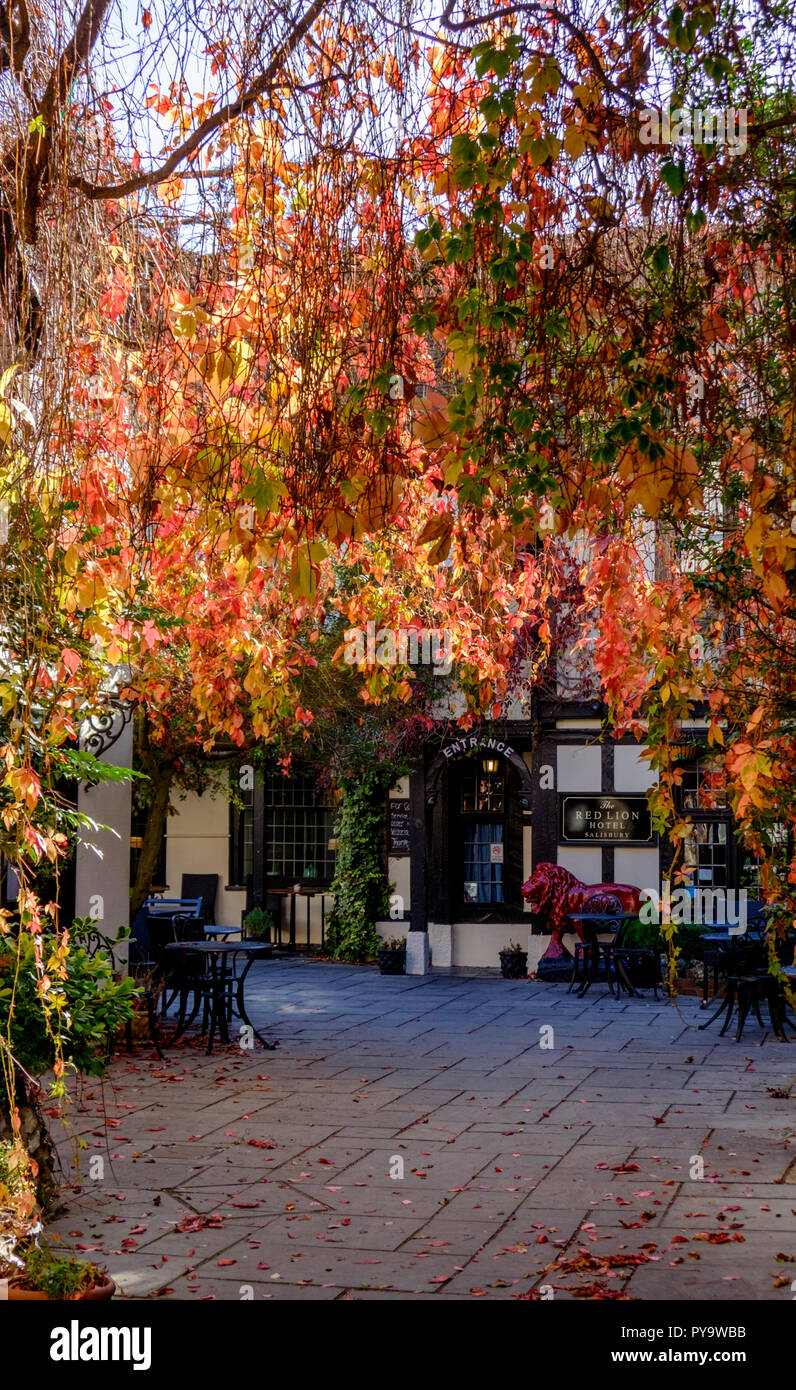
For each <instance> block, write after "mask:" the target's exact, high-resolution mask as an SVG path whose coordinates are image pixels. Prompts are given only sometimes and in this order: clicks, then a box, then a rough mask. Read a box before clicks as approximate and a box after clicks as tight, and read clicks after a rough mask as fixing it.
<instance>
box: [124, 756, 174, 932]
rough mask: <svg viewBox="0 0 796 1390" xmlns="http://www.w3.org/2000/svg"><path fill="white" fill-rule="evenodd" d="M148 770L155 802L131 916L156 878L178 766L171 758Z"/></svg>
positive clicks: (136, 881)
mask: <svg viewBox="0 0 796 1390" xmlns="http://www.w3.org/2000/svg"><path fill="white" fill-rule="evenodd" d="M148 772H149V778H150V785H151V787H152V802H151V805H150V808H149V816H148V818H147V823H146V827H145V829H144V834H143V840H142V844H141V857H140V859H139V861H138V872H137V873H136V876H135V883H134V884H133V889H132V892H131V894H130V917H131V919H132V918H134V917H135V914H136V913H137V911H138V909H139V907H140V906H141V904H142V903H143V902H144V901H145V900H146V898H147V895H148V893H149V885H150V883H151V882H152V874H153V873H154V869H155V864H156V863H157V857H158V853H159V851H160V842H161V840H162V838H163V828H164V826H165V824H166V817H167V816H168V814H169V795H170V793H171V784H172V780H173V776H174V766H173V764H172V763H171V762H168V763H162V764H161V765H160V766H157V765H156V766H154V767H153V766H150V768H149V769H148Z"/></svg>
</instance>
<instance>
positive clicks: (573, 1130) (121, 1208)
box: [51, 959, 796, 1301]
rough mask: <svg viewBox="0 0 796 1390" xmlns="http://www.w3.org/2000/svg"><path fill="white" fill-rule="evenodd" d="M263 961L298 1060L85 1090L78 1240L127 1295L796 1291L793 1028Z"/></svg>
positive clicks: (259, 1006) (635, 1003)
mask: <svg viewBox="0 0 796 1390" xmlns="http://www.w3.org/2000/svg"><path fill="white" fill-rule="evenodd" d="M249 981H250V990H249V993H248V995H247V999H248V1000H249V1008H250V1013H251V1015H252V1018H253V1021H254V1022H255V1023H256V1024H257V1026H258V1027H259V1028H260V1029H261V1030H262V1031H263V1032H264V1033H265V1034H266V1036H272V1037H276V1038H278V1039H279V1041H280V1046H279V1049H278V1050H277V1051H276V1052H266V1051H264V1050H262V1049H261V1048H260V1047H259V1046H258V1047H256V1049H255V1051H253V1052H252V1051H241V1050H240V1049H236V1048H234V1047H230V1048H228V1049H218V1048H217V1050H216V1052H215V1053H214V1054H213V1056H212V1057H207V1056H206V1055H205V1053H204V1050H203V1048H202V1046H201V1045H200V1044H199V1043H198V1042H189V1043H188V1044H184V1045H181V1046H177V1047H175V1048H172V1049H167V1050H166V1052H165V1060H164V1062H162V1063H160V1062H158V1061H157V1059H156V1058H155V1057H154V1054H153V1053H152V1051H151V1049H150V1048H148V1047H144V1046H140V1047H138V1048H137V1049H136V1052H135V1053H134V1054H133V1055H132V1056H127V1055H121V1056H119V1057H117V1058H116V1059H115V1060H114V1062H113V1063H112V1065H111V1069H110V1074H109V1077H108V1078H107V1079H106V1080H105V1081H104V1082H103V1083H102V1084H99V1083H92V1082H86V1083H85V1084H84V1086H83V1089H82V1095H81V1098H80V1103H79V1105H77V1106H76V1107H75V1108H74V1110H73V1116H72V1118H73V1124H74V1132H75V1134H76V1135H78V1136H80V1138H81V1139H82V1140H83V1141H84V1142H85V1144H86V1145H87V1147H86V1148H85V1149H83V1150H82V1151H81V1157H80V1183H79V1184H78V1183H75V1182H72V1183H71V1185H70V1186H69V1187H68V1188H67V1191H66V1197H67V1200H68V1210H67V1212H66V1214H65V1215H63V1216H61V1217H60V1218H59V1219H58V1220H57V1221H56V1222H55V1223H54V1224H53V1226H52V1227H51V1232H52V1233H57V1234H60V1235H61V1236H62V1237H63V1238H64V1239H65V1240H68V1241H69V1243H70V1244H71V1245H74V1246H77V1248H78V1249H82V1250H83V1251H89V1252H91V1257H93V1258H94V1259H96V1260H98V1261H100V1262H103V1263H105V1264H107V1265H108V1267H109V1268H110V1270H111V1272H112V1274H113V1277H114V1278H115V1279H116V1281H117V1283H118V1284H119V1286H120V1288H121V1289H122V1290H123V1292H124V1293H125V1294H126V1295H129V1296H131V1297H134V1298H142V1297H147V1296H161V1297H171V1298H178V1299H207V1298H218V1299H235V1300H237V1299H241V1298H254V1299H262V1298H273V1299H286V1298H287V1299H344V1300H345V1299H357V1300H361V1299H379V1298H392V1299H394V1298H409V1299H417V1298H423V1299H426V1298H433V1299H443V1300H445V1299H451V1298H457V1299H461V1298H465V1299H472V1298H486V1299H495V1298H508V1299H513V1298H517V1297H534V1298H536V1297H545V1298H549V1297H553V1298H555V1299H571V1298H576V1297H589V1298H630V1299H653V1298H663V1299H671V1300H689V1299H693V1298H709V1299H717V1300H724V1299H727V1300H733V1299H756V1300H758V1299H770V1300H785V1301H789V1300H792V1299H793V1297H794V1292H796V1282H795V1281H796V1148H794V1147H793V1124H792V1121H793V1115H794V1101H793V1098H792V1097H791V1098H790V1099H789V1098H788V1096H789V1093H791V1092H792V1093H793V1094H794V1095H796V1087H794V1085H793V1082H794V1076H795V1075H796V1046H793V1045H792V1044H791V1045H783V1044H782V1043H778V1042H776V1040H774V1039H772V1035H771V1032H770V1030H761V1029H760V1027H759V1026H758V1025H757V1023H752V1024H749V1025H748V1026H747V1029H746V1032H745V1034H744V1037H743V1040H742V1042H741V1043H740V1044H737V1045H736V1044H735V1042H734V1041H732V1039H731V1038H730V1036H729V1035H727V1036H725V1037H724V1038H719V1037H718V1033H717V1028H716V1026H714V1027H713V1028H712V1029H711V1030H710V1031H708V1032H704V1033H700V1032H699V1031H698V1030H697V1025H698V1024H699V1023H700V1022H702V1021H703V1020H704V1018H705V1014H704V1013H701V1012H700V1011H699V1009H698V1005H697V1000H695V999H693V998H685V999H682V1000H680V1001H678V1004H677V1007H676V1008H673V1007H672V1006H671V1005H670V1004H668V1003H667V1002H660V1003H656V1002H655V1001H654V1000H653V999H652V998H651V997H650V998H640V999H631V1000H628V1001H626V1002H624V1003H621V1004H620V1003H618V1002H617V1001H615V1000H614V999H612V998H611V997H610V996H608V995H607V994H606V991H605V987H604V986H603V985H598V986H596V987H594V988H593V989H592V990H591V992H590V994H588V995H587V996H586V998H585V999H584V1000H577V999H576V998H574V997H573V996H571V995H567V993H566V987H564V986H561V985H542V984H538V983H534V982H531V981H528V980H519V981H509V980H503V979H500V978H499V977H485V976H483V975H480V976H475V975H473V976H466V975H461V974H457V975H453V974H447V973H445V974H443V973H435V974H433V975H431V976H428V977H425V978H406V977H382V976H380V975H379V974H378V973H377V971H376V970H375V969H371V968H364V967H363V968H352V967H348V966H343V965H331V964H325V963H320V962H315V961H309V960H302V959H296V960H282V961H275V962H269V963H266V964H264V965H257V966H255V967H254V968H253V970H252V973H251V975H250V977H249ZM103 1112H104V1114H105V1115H106V1116H107V1122H108V1126H109V1128H108V1131H107V1139H106V1137H105V1132H104V1129H103V1125H102V1122H101V1117H102V1114H103ZM64 1154H65V1159H66V1161H67V1162H69V1147H68V1146H65V1147H64ZM98 1160H101V1162H98ZM700 1172H703V1174H704V1176H702V1177H699V1176H698V1175H699V1173H700ZM391 1174H392V1176H391ZM71 1176H72V1178H73V1177H74V1174H73V1173H72V1175H71Z"/></svg>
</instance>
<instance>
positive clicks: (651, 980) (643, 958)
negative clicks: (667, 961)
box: [608, 913, 663, 999]
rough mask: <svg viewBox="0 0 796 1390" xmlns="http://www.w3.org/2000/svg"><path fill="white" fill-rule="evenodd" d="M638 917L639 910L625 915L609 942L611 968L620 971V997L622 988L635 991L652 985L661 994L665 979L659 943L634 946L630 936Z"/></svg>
mask: <svg viewBox="0 0 796 1390" xmlns="http://www.w3.org/2000/svg"><path fill="white" fill-rule="evenodd" d="M635 921H636V914H635V913H634V914H633V916H632V917H629V916H625V918H624V920H623V921H622V922H621V923H620V926H619V930H618V931H617V933H616V936H615V937H614V939H613V941H612V942H610V943H609V961H608V968H609V969H613V970H614V971H615V973H616V988H617V998H619V999H621V997H622V990H624V991H625V992H626V993H627V994H630V995H635V993H636V991H637V990H640V989H651V990H652V991H653V993H654V995H655V998H656V999H657V998H658V990H659V988H660V986H661V985H662V983H663V953H662V951H661V949H660V947H659V946H631V945H629V944H628V941H627V938H628V936H629V935H630V932H631V930H632V928H633V925H634V923H635Z"/></svg>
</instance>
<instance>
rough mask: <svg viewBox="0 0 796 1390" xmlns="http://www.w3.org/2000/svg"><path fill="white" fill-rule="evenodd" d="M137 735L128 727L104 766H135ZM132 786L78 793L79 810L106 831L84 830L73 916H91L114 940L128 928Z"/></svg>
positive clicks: (109, 786) (106, 786) (122, 784)
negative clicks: (119, 930) (134, 750)
mask: <svg viewBox="0 0 796 1390" xmlns="http://www.w3.org/2000/svg"><path fill="white" fill-rule="evenodd" d="M132 757H133V730H132V725H131V724H128V725H127V726H126V727H125V729H124V730H123V731H122V734H121V735H120V737H119V738H118V739H117V741H116V743H114V744H113V746H112V747H111V748H109V749H108V751H107V753H104V754H103V756H102V758H101V761H102V762H105V763H109V764H111V765H112V766H115V767H131V766H132ZM131 800H132V788H131V785H130V783H129V782H107V783H101V784H100V785H99V786H97V787H89V788H83V787H81V788H80V789H79V791H78V798H77V804H78V810H80V811H82V812H83V813H84V814H85V815H87V816H90V817H91V819H92V820H93V821H96V822H97V824H98V825H100V826H103V825H105V826H107V827H108V829H107V830H96V831H94V830H90V829H84V830H83V832H82V835H81V839H80V842H79V844H78V846H77V853H76V860H75V914H76V916H78V917H89V916H91V917H93V918H94V919H95V921H96V923H97V927H98V929H99V930H100V931H101V932H104V933H105V934H107V935H109V936H114V935H115V934H116V932H117V930H118V928H119V927H127V926H129V924H130V806H131Z"/></svg>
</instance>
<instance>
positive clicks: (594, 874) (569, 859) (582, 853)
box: [558, 845, 603, 883]
mask: <svg viewBox="0 0 796 1390" xmlns="http://www.w3.org/2000/svg"><path fill="white" fill-rule="evenodd" d="M558 863H559V864H560V865H561V867H562V868H564V869H569V872H570V873H571V874H574V875H575V877H576V878H579V879H580V880H581V882H582V883H602V881H603V856H602V850H601V849H599V848H598V847H597V846H596V845H559V846H558Z"/></svg>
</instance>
